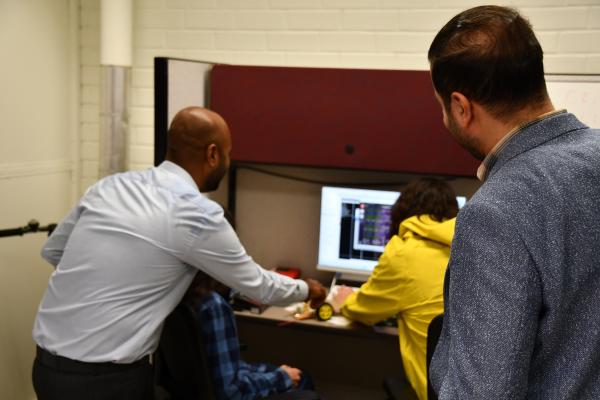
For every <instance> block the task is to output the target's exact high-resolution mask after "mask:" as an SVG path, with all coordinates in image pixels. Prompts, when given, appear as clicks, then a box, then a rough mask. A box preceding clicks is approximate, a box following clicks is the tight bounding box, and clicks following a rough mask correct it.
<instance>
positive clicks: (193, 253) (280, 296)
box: [177, 202, 308, 305]
mask: <svg viewBox="0 0 600 400" xmlns="http://www.w3.org/2000/svg"><path fill="white" fill-rule="evenodd" d="M211 203H212V202H211ZM213 204H214V205H209V206H206V207H202V206H198V205H191V206H188V207H184V208H182V210H180V211H179V213H178V214H179V215H178V217H177V230H178V232H179V234H180V235H181V237H182V239H183V240H182V242H183V243H182V244H183V245H184V246H185V248H184V249H183V251H182V256H183V261H185V262H186V263H187V264H189V265H192V266H194V267H196V268H198V269H201V270H202V271H204V272H206V273H207V274H208V275H210V276H212V277H213V278H214V279H216V280H218V281H220V282H222V283H223V284H225V285H227V286H228V287H230V288H232V289H234V290H236V291H238V292H240V293H243V294H244V295H246V296H248V297H249V298H251V299H254V300H256V301H259V302H261V303H263V304H271V305H288V304H290V303H293V302H297V301H304V300H306V298H307V297H308V286H307V285H306V283H305V282H304V281H301V280H296V279H291V278H289V277H287V276H284V275H281V274H278V273H276V272H273V271H267V270H265V269H263V268H262V267H261V266H260V265H258V264H257V263H255V262H254V261H253V260H252V258H251V257H250V256H249V255H248V254H247V253H246V250H245V249H244V247H243V246H242V244H241V243H240V240H239V238H238V236H237V235H236V233H235V232H234V230H233V228H232V227H231V225H229V222H227V220H226V219H225V218H224V216H223V209H222V208H221V207H220V206H218V205H217V204H216V203H213Z"/></svg>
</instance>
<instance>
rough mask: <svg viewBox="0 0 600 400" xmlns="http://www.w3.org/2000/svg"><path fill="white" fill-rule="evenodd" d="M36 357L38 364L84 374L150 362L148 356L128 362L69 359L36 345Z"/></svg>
mask: <svg viewBox="0 0 600 400" xmlns="http://www.w3.org/2000/svg"><path fill="white" fill-rule="evenodd" d="M36 359H37V361H38V362H39V363H40V364H42V365H45V366H46V367H49V368H52V369H54V370H56V371H63V372H76V373H84V374H85V373H89V374H101V373H110V372H119V371H125V370H128V369H132V368H136V367H139V366H142V365H144V364H150V356H144V357H142V358H140V359H139V360H137V361H134V362H132V363H129V364H117V363H113V362H85V361H77V360H71V359H70V358H67V357H63V356H57V355H54V354H52V353H50V352H49V351H47V350H44V349H42V348H41V347H40V346H37V351H36Z"/></svg>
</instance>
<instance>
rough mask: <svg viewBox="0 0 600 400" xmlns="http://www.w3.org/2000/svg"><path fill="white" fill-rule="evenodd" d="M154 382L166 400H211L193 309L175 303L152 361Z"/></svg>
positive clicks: (205, 360)
mask: <svg viewBox="0 0 600 400" xmlns="http://www.w3.org/2000/svg"><path fill="white" fill-rule="evenodd" d="M154 363H155V368H156V383H157V385H158V386H161V387H163V388H164V389H165V390H166V391H167V392H168V393H169V395H170V396H169V397H168V399H169V400H215V399H216V396H215V392H214V388H213V385H212V379H211V376H210V371H209V370H208V364H207V358H206V354H205V352H204V345H203V343H202V335H201V328H200V325H199V320H198V317H197V315H196V312H195V311H194V309H193V307H192V306H191V305H189V304H186V303H184V302H183V303H181V304H179V305H178V306H177V307H176V308H175V310H173V312H172V313H171V314H170V315H169V316H168V317H167V319H166V320H165V324H164V327H163V331H162V335H161V337H160V343H159V345H158V350H157V351H156V353H155V358H154Z"/></svg>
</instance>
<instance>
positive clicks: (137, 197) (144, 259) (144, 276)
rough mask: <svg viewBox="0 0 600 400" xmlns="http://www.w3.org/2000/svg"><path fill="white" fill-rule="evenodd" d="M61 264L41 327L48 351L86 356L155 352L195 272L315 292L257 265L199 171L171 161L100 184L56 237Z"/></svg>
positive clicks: (287, 291) (243, 286)
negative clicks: (206, 191)
mask: <svg viewBox="0 0 600 400" xmlns="http://www.w3.org/2000/svg"><path fill="white" fill-rule="evenodd" d="M42 256H43V257H44V258H45V259H46V260H47V261H48V262H50V263H51V264H52V265H54V266H55V267H56V269H55V271H54V272H53V274H52V276H51V277H50V281H49V284H48V288H47V290H46V293H45V295H44V298H43V299H42V302H41V304H40V306H39V310H38V314H37V317H36V320H35V325H34V329H33V337H34V340H35V341H36V342H37V344H38V345H39V346H40V347H43V348H44V349H46V350H48V351H50V352H51V353H54V354H58V355H61V356H64V357H68V358H71V359H75V360H80V361H86V362H106V361H111V362H117V363H128V362H132V361H135V360H137V359H139V358H141V357H143V356H145V355H147V354H150V353H152V352H154V350H155V349H156V347H157V345H158V341H159V337H160V333H161V329H162V324H163V321H164V319H165V318H166V316H167V315H168V314H169V313H170V312H171V311H172V310H173V308H174V307H175V306H176V305H177V303H178V302H179V301H180V300H181V298H182V296H183V294H184V293H185V291H186V290H187V288H188V286H189V284H190V282H191V281H192V279H193V277H194V274H195V272H196V268H197V269H201V270H202V271H204V272H206V273H207V274H208V275H210V276H212V277H213V278H215V279H217V280H219V281H221V282H222V283H224V284H225V285H227V286H229V287H231V288H233V289H235V290H237V291H239V292H241V293H243V294H245V295H247V296H249V297H251V298H254V299H256V300H258V301H261V302H262V303H265V304H275V305H285V304H289V303H291V302H295V301H302V300H304V299H306V297H307V296H308V287H307V285H306V283H305V282H303V281H299V280H293V279H290V278H288V277H286V276H283V275H280V274H277V273H275V272H271V271H266V270H264V269H263V268H261V267H260V266H259V265H258V264H256V263H255V262H254V261H253V260H252V258H251V257H250V256H248V254H246V251H245V249H244V248H243V246H242V245H241V243H240V241H239V239H238V237H237V235H236V233H235V232H234V231H233V229H232V228H231V226H230V225H229V223H228V222H227V220H226V219H225V218H224V216H223V209H222V208H221V206H219V205H218V204H217V203H215V202H214V201H212V200H210V199H208V198H207V197H205V196H204V195H202V194H201V193H200V192H199V190H198V187H197V185H196V184H195V182H194V180H193V179H192V177H191V176H190V175H189V174H188V173H187V172H186V171H185V170H184V169H182V168H181V167H179V166H178V165H176V164H174V163H171V162H168V161H165V162H163V163H162V164H161V165H160V166H158V167H155V168H151V169H148V170H145V171H137V172H126V173H121V174H116V175H112V176H109V177H107V178H104V179H102V180H101V181H99V182H98V183H96V184H95V185H93V186H92V187H91V188H90V189H88V191H87V192H86V194H85V195H84V196H83V197H82V199H81V200H80V202H79V204H77V206H76V207H75V208H74V209H73V210H72V211H71V212H70V214H69V215H68V216H67V217H66V218H65V219H64V220H63V221H62V222H61V223H60V224H59V226H58V227H57V228H56V230H55V231H54V232H53V234H52V235H51V236H50V238H49V239H48V241H47V242H46V244H45V245H44V248H43V249H42Z"/></svg>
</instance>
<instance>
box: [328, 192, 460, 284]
mask: <svg viewBox="0 0 600 400" xmlns="http://www.w3.org/2000/svg"><path fill="white" fill-rule="evenodd" d="M398 196H400V192H394V191H386V190H370V189H352V188H339V187H329V186H324V187H323V188H322V190H321V223H320V229H319V256H318V262H317V269H319V270H325V271H334V272H339V273H342V274H347V275H370V274H371V272H372V271H373V268H375V265H377V260H378V259H379V256H380V255H381V253H383V248H384V247H385V244H386V243H387V240H388V233H389V230H390V225H391V222H392V218H391V210H392V205H393V204H394V203H395V202H396V200H397V199H398ZM456 199H457V201H458V206H459V208H460V207H462V206H463V205H464V204H465V202H466V198H465V197H462V196H459V197H457V198H456ZM365 279H366V277H365Z"/></svg>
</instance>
